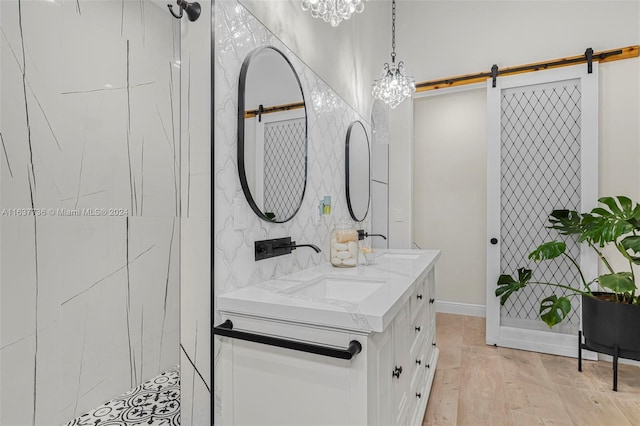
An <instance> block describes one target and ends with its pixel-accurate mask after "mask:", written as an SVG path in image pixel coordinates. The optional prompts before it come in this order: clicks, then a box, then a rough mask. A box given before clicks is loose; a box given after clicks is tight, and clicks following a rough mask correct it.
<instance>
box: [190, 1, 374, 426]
mask: <svg viewBox="0 0 640 426" xmlns="http://www.w3.org/2000/svg"><path fill="white" fill-rule="evenodd" d="M215 15H216V18H215V63H214V70H215V102H214V115H215V123H214V125H215V127H214V136H215V156H214V165H213V167H214V169H213V170H214V185H215V188H214V205H215V212H214V230H213V238H214V279H215V293H216V294H222V293H226V292H229V291H232V290H235V289H238V288H241V287H245V286H248V285H253V284H256V283H259V282H261V281H263V280H268V279H271V278H275V277H279V276H282V275H285V274H288V273H291V272H294V271H298V270H301V269H304V268H308V267H311V266H314V265H317V264H320V263H323V262H328V260H329V259H328V252H329V250H328V247H329V234H330V231H331V229H332V228H333V226H334V223H335V221H336V220H339V219H340V218H342V217H344V218H349V213H348V209H347V205H346V198H345V186H344V168H345V163H344V149H345V137H346V132H347V129H348V127H349V124H350V123H351V122H352V121H354V120H361V121H362V122H363V123H365V127H366V128H367V132H369V124H368V123H369V118H368V117H361V116H360V115H359V114H358V113H357V112H356V111H355V110H354V109H353V108H351V107H350V106H349V105H348V104H347V103H346V102H344V101H343V100H342V99H341V98H340V97H337V96H336V94H335V92H333V90H332V89H331V88H330V87H329V86H327V84H326V83H324V82H323V81H322V80H321V79H320V78H319V77H318V76H317V75H316V74H315V73H314V71H313V70H312V69H310V68H309V67H307V66H306V65H305V64H304V63H303V62H302V61H301V60H300V59H299V58H298V57H297V56H296V54H295V52H291V51H290V50H289V49H288V48H287V46H285V45H284V44H283V43H282V42H280V40H278V38H277V37H276V35H274V34H273V33H272V32H270V31H269V30H268V29H267V28H266V27H265V26H264V25H262V24H261V23H260V22H259V21H258V20H257V19H255V17H253V16H252V15H251V14H250V13H249V12H248V11H247V10H246V9H245V8H244V7H243V6H242V5H241V4H239V3H237V2H236V1H232V0H217V1H216V2H215ZM265 45H271V46H275V47H277V48H278V49H280V50H282V51H283V52H284V53H285V54H286V55H287V57H288V58H289V59H290V60H291V62H292V64H293V67H294V68H295V69H296V72H297V73H298V75H299V77H300V81H301V84H302V90H303V92H304V96H305V101H306V104H307V114H308V178H307V189H306V193H305V196H304V200H303V203H302V206H301V208H300V210H299V211H298V213H297V215H296V216H295V217H294V218H293V219H292V220H291V221H289V222H286V223H283V224H271V223H267V222H264V221H262V220H260V219H259V218H258V217H257V216H256V215H254V214H253V212H252V211H251V209H250V208H249V207H248V205H247V204H246V203H243V200H244V195H243V193H242V189H241V186H240V181H239V178H238V170H237V162H236V149H237V145H236V143H237V133H236V132H237V125H236V120H237V117H236V116H237V99H238V77H239V74H240V67H241V65H242V62H243V60H244V58H245V57H246V55H247V54H248V53H249V52H251V51H252V50H253V49H255V48H256V47H259V46H265ZM321 94H333V95H334V96H336V98H337V104H336V106H335V107H334V108H332V109H331V110H329V111H326V110H325V111H323V110H321V109H319V108H317V106H316V105H314V101H313V99H314V95H315V97H317V96H318V95H321ZM325 195H330V196H331V200H332V204H333V206H332V214H331V215H330V216H324V217H322V218H321V219H320V220H319V221H318V220H317V219H316V211H317V207H318V203H319V201H320V199H322V198H323V197H324V196H325ZM235 203H239V205H240V206H241V207H240V209H241V211H242V214H244V215H247V217H248V218H249V220H248V226H246V227H237V226H234V216H233V214H232V212H233V206H234V204H235ZM358 226H359V227H362V228H364V229H367V230H369V218H367V219H366V221H365V222H364V223H362V224H360V225H358ZM236 228H239V229H236ZM285 236H291V238H292V239H293V240H295V241H297V242H299V243H302V242H304V243H314V244H316V245H318V246H320V247H321V248H322V249H323V252H322V253H320V254H316V253H315V252H314V251H312V250H309V249H300V250H295V251H294V252H293V253H292V254H291V255H288V256H282V257H278V258H274V259H267V260H262V261H260V262H255V260H254V252H253V251H254V245H253V244H254V241H256V240H262V239H267V238H278V237H285ZM220 321H221V320H220V316H219V314H217V313H216V315H215V318H214V322H215V323H216V324H219V323H220ZM216 354H219V345H216V353H214V357H215V356H216ZM218 366H219V363H217V362H214V369H215V368H217V367H218ZM214 371H215V372H217V373H219V371H218V370H214ZM220 376H221V375H220V374H214V377H216V378H219V377H220ZM219 386H220V383H215V384H214V393H215V397H216V399H215V407H214V408H215V415H216V424H223V419H221V418H220V413H221V406H222V405H223V404H224V401H221V400H220V392H219ZM193 424H205V423H202V422H201V423H195V422H194V423H193Z"/></svg>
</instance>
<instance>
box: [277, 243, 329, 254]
mask: <svg viewBox="0 0 640 426" xmlns="http://www.w3.org/2000/svg"><path fill="white" fill-rule="evenodd" d="M288 247H290V248H291V250H295V249H297V248H298V247H311V248H312V249H314V250H315V251H316V253H320V252H321V251H322V250H320V247H318V246H317V245H315V244H296V242H295V241H291V244H283V245H281V246H277V247H274V248H288Z"/></svg>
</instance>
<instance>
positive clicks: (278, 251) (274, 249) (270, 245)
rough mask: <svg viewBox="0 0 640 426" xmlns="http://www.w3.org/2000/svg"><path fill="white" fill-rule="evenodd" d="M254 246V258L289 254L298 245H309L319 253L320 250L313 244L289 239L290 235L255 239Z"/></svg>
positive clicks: (259, 258)
mask: <svg viewBox="0 0 640 426" xmlns="http://www.w3.org/2000/svg"><path fill="white" fill-rule="evenodd" d="M254 247H255V257H256V260H262V259H269V258H271V257H276V256H283V255H285V254H290V253H291V251H292V250H295V249H297V248H298V247H311V248H312V249H313V250H315V252H316V253H320V252H321V251H322V250H320V248H319V247H318V246H316V245H315V244H296V242H295V241H291V237H285V238H275V239H272V240H261V241H256V242H255V244H254Z"/></svg>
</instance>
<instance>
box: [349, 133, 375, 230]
mask: <svg viewBox="0 0 640 426" xmlns="http://www.w3.org/2000/svg"><path fill="white" fill-rule="evenodd" d="M345 179H346V182H345V187H346V193H347V207H348V208H349V214H350V215H351V218H352V219H353V220H355V221H356V222H362V221H363V220H364V219H365V218H366V217H367V213H368V212H369V198H370V193H371V183H370V181H371V167H370V154H369V137H368V136H367V130H366V129H365V128H364V125H363V124H362V122H360V121H354V122H353V123H351V125H349V129H348V130H347V140H346V143H345Z"/></svg>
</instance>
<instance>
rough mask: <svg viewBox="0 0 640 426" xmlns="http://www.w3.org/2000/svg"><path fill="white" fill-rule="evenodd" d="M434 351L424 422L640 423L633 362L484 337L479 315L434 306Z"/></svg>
mask: <svg viewBox="0 0 640 426" xmlns="http://www.w3.org/2000/svg"><path fill="white" fill-rule="evenodd" d="M436 321H437V342H438V347H439V348H440V359H439V361H438V367H437V370H436V374H435V379H434V382H433V388H432V390H431V395H430V397H429V405H428V407H427V413H426V415H425V417H424V421H423V424H424V425H473V426H482V425H491V426H496V425H539V424H541V425H576V426H578V425H579V426H583V425H606V426H618V425H621V426H622V425H640V367H636V366H630V365H622V364H620V365H619V369H618V392H613V391H612V390H611V386H612V366H611V363H610V362H604V361H599V362H592V361H583V368H582V373H580V372H578V361H577V359H573V358H565V357H559V356H553V355H545V354H539V353H535V352H527V351H518V350H514V349H505V348H496V347H492V346H487V345H486V344H485V321H484V318H477V317H466V316H460V315H450V314H437V317H436Z"/></svg>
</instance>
